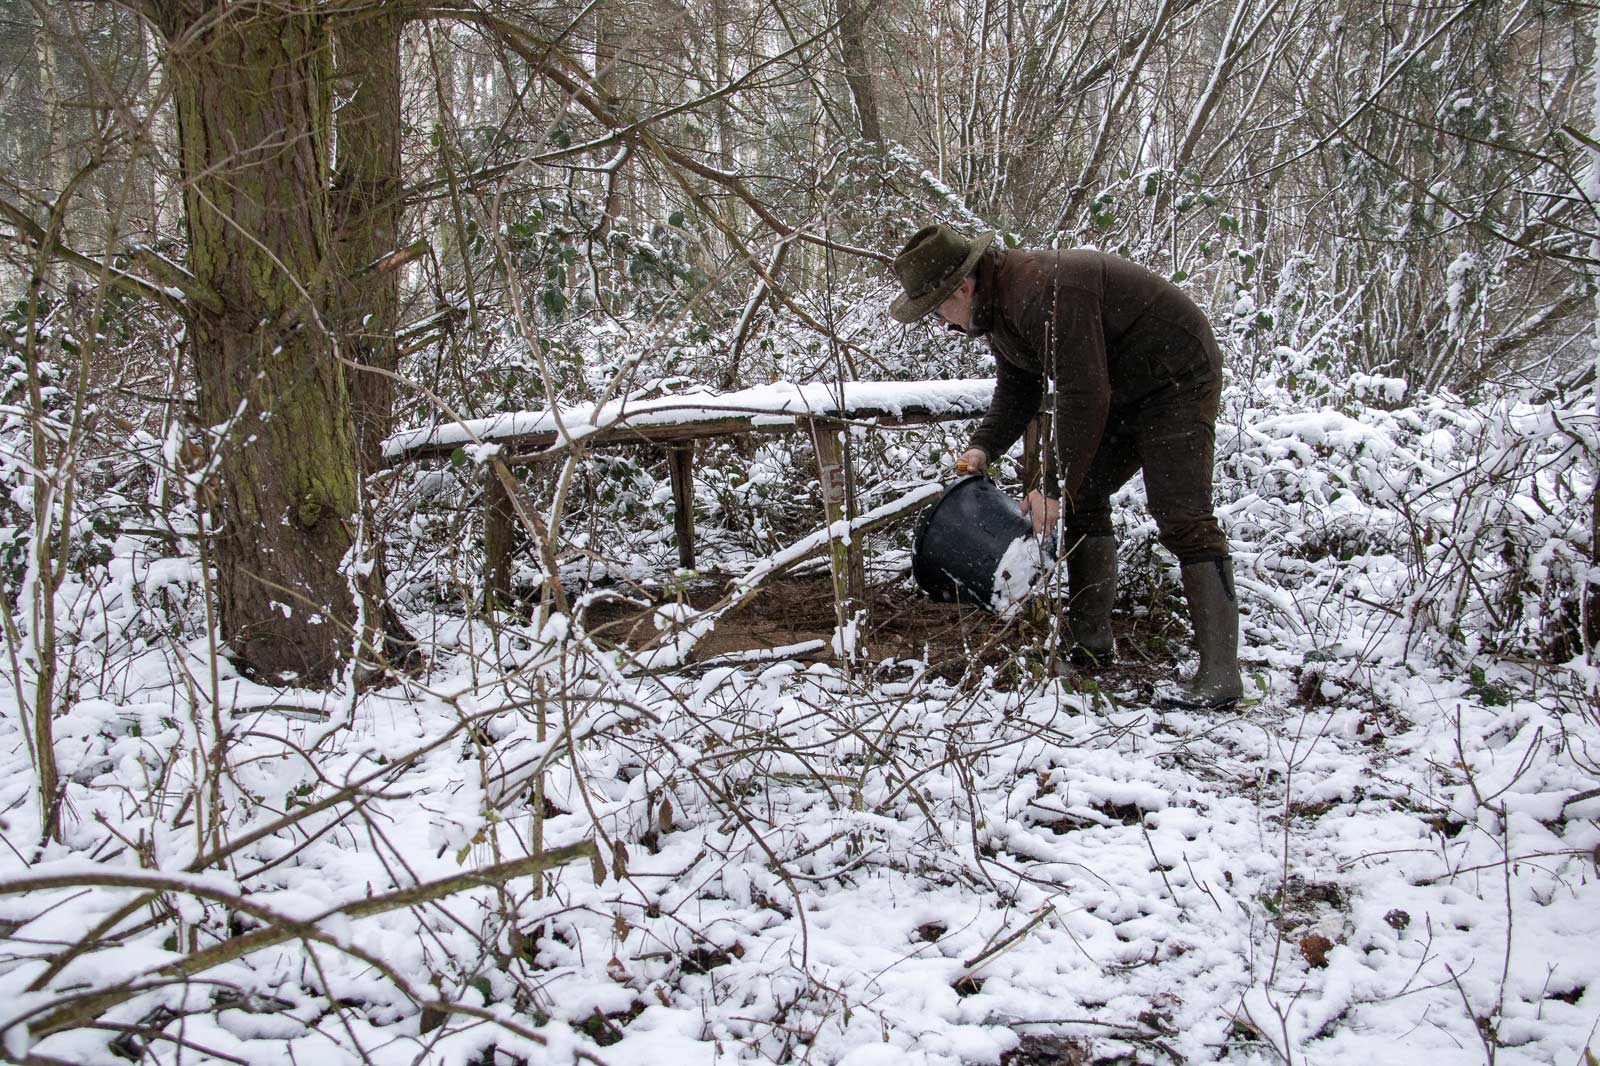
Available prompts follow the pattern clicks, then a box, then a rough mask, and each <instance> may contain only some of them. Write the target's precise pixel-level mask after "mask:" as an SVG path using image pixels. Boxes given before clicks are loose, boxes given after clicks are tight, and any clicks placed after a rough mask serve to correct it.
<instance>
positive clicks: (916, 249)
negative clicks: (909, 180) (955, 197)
mask: <svg viewBox="0 0 1600 1066" xmlns="http://www.w3.org/2000/svg"><path fill="white" fill-rule="evenodd" d="M993 240H994V234H993V233H985V234H983V235H981V236H979V237H977V238H975V239H973V240H970V241H969V240H967V239H966V238H965V237H963V236H962V235H961V234H959V233H957V232H956V231H955V230H953V229H951V228H950V227H949V226H944V225H939V226H925V227H924V228H922V229H919V230H917V232H916V233H914V234H912V236H911V239H910V240H909V241H907V242H906V246H905V247H904V248H902V249H900V254H899V255H897V256H895V257H894V276H895V277H897V278H899V279H900V287H901V288H903V289H905V292H904V293H903V294H902V295H900V296H897V297H895V300H894V303H892V304H890V305H889V314H891V315H893V316H894V318H895V321H897V322H915V321H916V320H917V319H919V318H921V317H922V316H923V315H925V314H927V313H928V312H929V311H932V310H933V309H934V308H935V307H938V306H939V305H940V304H942V303H944V302H945V301H946V300H948V299H949V298H950V294H951V293H953V292H955V291H956V286H958V285H960V284H961V280H962V279H963V278H965V277H966V276H967V275H968V274H970V273H972V268H973V267H975V266H977V265H978V259H979V258H980V257H982V255H983V253H984V252H986V251H988V249H989V244H990V242H991V241H993Z"/></svg>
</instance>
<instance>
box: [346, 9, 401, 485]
mask: <svg viewBox="0 0 1600 1066" xmlns="http://www.w3.org/2000/svg"><path fill="white" fill-rule="evenodd" d="M400 27H401V19H400V17H399V15H398V13H397V11H396V9H395V5H393V4H376V5H373V6H371V7H369V8H365V9H359V10H355V11H353V12H351V13H350V14H348V15H346V16H344V17H342V18H340V19H339V20H338V22H337V23H336V33H335V42H336V45H337V47H336V52H335V56H336V58H335V60H334V62H335V71H334V77H335V81H336V84H337V85H338V86H339V88H340V91H341V95H342V97H343V99H344V103H343V104H342V105H340V107H339V109H338V111H337V112H335V114H334V131H335V140H336V142H337V147H336V156H335V161H334V182H333V199H332V207H333V226H334V235H335V238H334V249H335V253H336V255H337V260H338V273H339V285H338V286H337V287H336V291H335V293H334V297H335V299H336V301H337V307H336V315H337V319H336V320H337V322H338V328H339V342H340V349H341V351H342V354H343V355H344V356H345V358H346V359H347V360H349V361H350V362H353V363H355V364H357V365H358V368H357V369H353V370H351V372H350V375H349V378H350V398H351V400H352V401H353V403H354V405H355V421H356V435H357V441H358V446H359V449H360V454H361V461H362V465H361V472H362V473H363V474H370V473H372V472H373V471H374V470H376V469H378V467H379V466H380V465H381V463H382V461H383V452H382V445H383V438H384V437H386V436H388V435H389V429H390V426H391V423H392V419H393V412H394V378H393V376H392V375H393V374H394V372H395V370H396V369H397V368H398V367H399V351H398V348H397V346H396V344H395V328H396V325H397V323H398V319H399V313H400V267H401V266H403V259H404V257H403V256H396V255H395V254H394V253H396V252H398V251H400V236H401V234H400V223H401V200H402V196H403V194H404V188H403V185H402V182H401V177H400ZM347 365H348V364H347ZM364 367H372V368H373V370H372V371H371V372H364V371H363V370H362V369H359V368H364Z"/></svg>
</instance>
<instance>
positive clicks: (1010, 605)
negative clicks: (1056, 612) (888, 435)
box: [911, 474, 1055, 613]
mask: <svg viewBox="0 0 1600 1066" xmlns="http://www.w3.org/2000/svg"><path fill="white" fill-rule="evenodd" d="M1053 547H1054V544H1053V543H1051V542H1050V541H1048V540H1046V541H1044V542H1041V541H1040V539H1039V538H1037V537H1035V536H1034V535H1033V523H1032V522H1031V521H1030V520H1029V519H1028V518H1027V516H1026V515H1024V514H1023V513H1022V512H1021V511H1020V510H1018V508H1017V505H1016V503H1015V502H1014V501H1013V500H1012V499H1011V497H1009V496H1007V495H1006V494H1005V493H1003V492H1001V491H1000V490H999V489H998V488H996V487H995V483H994V482H993V481H990V480H989V478H988V476H987V475H985V474H969V475H967V476H966V477H963V478H958V479H957V480H955V481H952V482H951V483H950V484H949V485H947V486H945V490H944V495H943V496H941V497H939V499H938V501H937V502H935V503H934V505H933V506H932V507H930V508H928V509H927V510H926V511H924V512H923V515H922V520H921V521H920V522H918V523H917V533H916V538H915V539H914V540H913V541H912V545H911V574H912V576H913V577H914V578H916V581H917V584H918V585H920V586H921V587H922V590H923V591H924V592H926V593H927V594H928V595H929V596H931V597H932V598H933V599H935V600H937V601H939V602H940V603H969V604H973V605H974V606H978V607H982V608H983V609H984V610H986V611H996V612H999V613H1007V612H1009V611H1010V610H1012V609H1014V608H1015V607H1016V606H1017V605H1018V604H1020V603H1021V602H1022V601H1024V600H1026V599H1027V598H1028V595H1029V594H1030V593H1031V592H1032V590H1033V586H1034V585H1035V584H1036V583H1037V581H1038V580H1039V579H1040V578H1042V577H1043V576H1044V575H1045V574H1046V573H1047V572H1048V571H1049V569H1050V566H1051V565H1052V561H1053V557H1054V554H1055V553H1054V552H1053V551H1052V550H1051V549H1052V548H1053Z"/></svg>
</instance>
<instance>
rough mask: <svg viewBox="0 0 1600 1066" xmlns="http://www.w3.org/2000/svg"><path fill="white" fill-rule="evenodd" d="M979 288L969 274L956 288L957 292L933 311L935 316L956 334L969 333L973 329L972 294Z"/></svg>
mask: <svg viewBox="0 0 1600 1066" xmlns="http://www.w3.org/2000/svg"><path fill="white" fill-rule="evenodd" d="M977 287H978V283H977V281H976V280H975V279H974V278H973V277H972V275H971V274H968V275H967V276H966V277H964V278H962V279H961V284H960V285H958V286H956V291H955V292H953V293H951V294H950V296H949V297H948V298H947V299H946V300H945V302H944V303H942V304H940V305H939V306H938V307H935V308H934V309H933V316H934V317H935V318H937V319H938V320H939V321H940V322H942V323H944V327H945V328H946V329H948V330H950V331H952V332H954V333H966V332H968V331H969V330H971V329H972V293H973V290H974V289H976V288H977Z"/></svg>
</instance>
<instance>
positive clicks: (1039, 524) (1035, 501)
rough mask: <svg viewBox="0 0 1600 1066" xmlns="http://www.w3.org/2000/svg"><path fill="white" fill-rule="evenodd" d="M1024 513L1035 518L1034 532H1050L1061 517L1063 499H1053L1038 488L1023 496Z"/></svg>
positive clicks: (1035, 533) (1036, 533) (1035, 534)
mask: <svg viewBox="0 0 1600 1066" xmlns="http://www.w3.org/2000/svg"><path fill="white" fill-rule="evenodd" d="M1022 513H1023V514H1025V515H1027V516H1028V517H1029V518H1031V519H1033V534H1034V536H1038V535H1039V534H1041V533H1048V532H1050V531H1051V530H1053V529H1055V528H1056V522H1057V521H1058V520H1059V519H1060V518H1061V501H1060V500H1052V499H1050V498H1049V497H1048V496H1046V495H1045V494H1044V493H1042V492H1040V491H1039V490H1038V489H1034V490H1033V491H1032V492H1030V493H1028V495H1026V496H1024V497H1023V498H1022Z"/></svg>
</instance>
